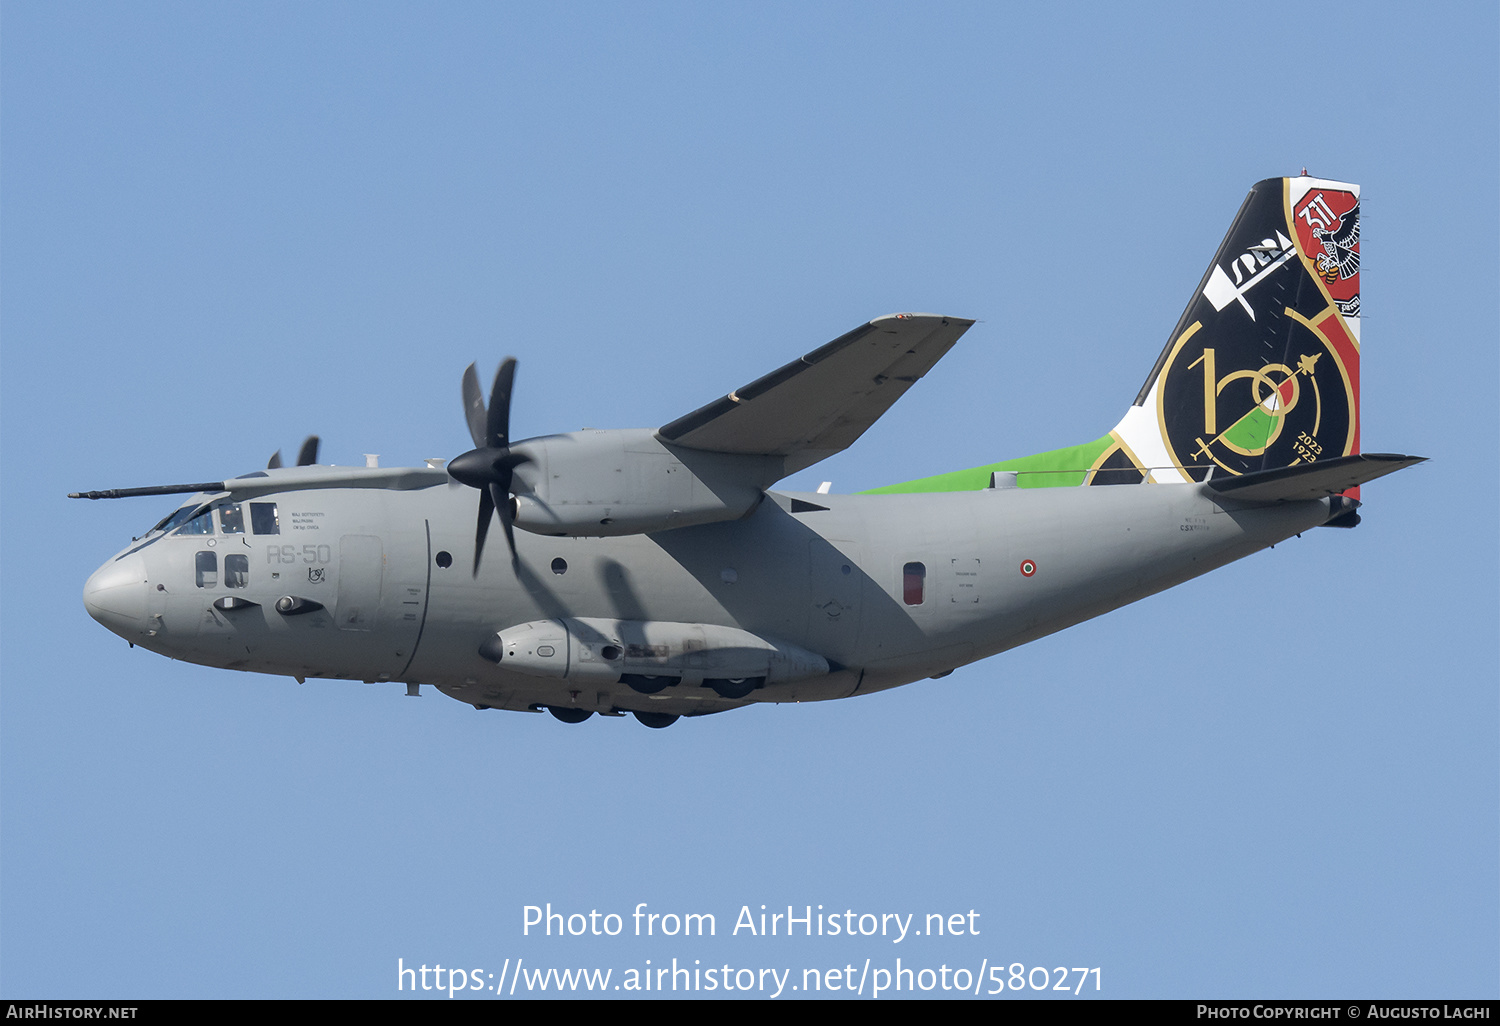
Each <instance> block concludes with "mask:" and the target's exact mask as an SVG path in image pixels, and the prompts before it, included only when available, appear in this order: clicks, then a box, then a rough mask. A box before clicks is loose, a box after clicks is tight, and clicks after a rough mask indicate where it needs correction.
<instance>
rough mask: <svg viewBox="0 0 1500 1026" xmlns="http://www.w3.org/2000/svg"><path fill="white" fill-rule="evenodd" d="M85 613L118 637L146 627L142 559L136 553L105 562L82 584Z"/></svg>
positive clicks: (140, 631) (129, 635) (130, 637)
mask: <svg viewBox="0 0 1500 1026" xmlns="http://www.w3.org/2000/svg"><path fill="white" fill-rule="evenodd" d="M83 604H84V606H85V608H87V609H88V611H89V615H90V616H92V617H93V618H94V619H95V620H98V621H99V622H100V623H101V624H103V625H104V626H105V627H108V628H109V629H110V630H112V631H114V632H115V633H116V634H118V635H120V636H121V637H122V638H126V639H129V640H133V639H134V637H135V636H136V635H138V634H140V633H142V632H143V631H144V630H145V629H146V560H145V559H144V558H142V557H141V556H140V555H139V554H138V553H131V554H130V555H128V556H124V557H122V558H120V559H115V560H111V561H110V562H108V563H105V564H104V565H103V566H101V567H100V568H99V569H98V570H95V571H94V575H93V576H92V577H90V578H89V580H88V583H87V584H85V585H84V586H83Z"/></svg>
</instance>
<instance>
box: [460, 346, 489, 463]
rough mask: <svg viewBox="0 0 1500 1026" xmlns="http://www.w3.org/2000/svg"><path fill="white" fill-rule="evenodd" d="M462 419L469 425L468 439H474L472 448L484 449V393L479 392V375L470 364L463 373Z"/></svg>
mask: <svg viewBox="0 0 1500 1026" xmlns="http://www.w3.org/2000/svg"><path fill="white" fill-rule="evenodd" d="M464 419H465V420H467V421H468V424H469V437H471V438H473V439H474V448H476V449H483V448H484V447H485V444H486V443H485V439H484V430H485V417H484V393H483V392H481V391H480V390H479V374H478V372H477V371H475V370H474V365H473V364H472V363H471V364H469V366H468V369H467V370H465V371H464Z"/></svg>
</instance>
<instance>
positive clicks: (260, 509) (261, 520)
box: [250, 502, 281, 534]
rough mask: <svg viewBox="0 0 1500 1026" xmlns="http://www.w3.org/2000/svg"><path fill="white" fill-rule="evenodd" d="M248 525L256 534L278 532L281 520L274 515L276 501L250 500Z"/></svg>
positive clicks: (279, 531)
mask: <svg viewBox="0 0 1500 1026" xmlns="http://www.w3.org/2000/svg"><path fill="white" fill-rule="evenodd" d="M250 526H251V528H253V529H254V531H255V533H256V534H280V533H281V520H280V519H279V518H278V517H277V516H276V503H274V502H252V503H251V504H250Z"/></svg>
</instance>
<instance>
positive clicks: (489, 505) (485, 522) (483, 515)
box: [474, 488, 495, 577]
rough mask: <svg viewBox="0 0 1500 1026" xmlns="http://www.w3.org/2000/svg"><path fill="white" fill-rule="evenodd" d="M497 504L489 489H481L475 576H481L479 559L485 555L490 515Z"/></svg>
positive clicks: (476, 530) (476, 527)
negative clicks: (485, 540)
mask: <svg viewBox="0 0 1500 1026" xmlns="http://www.w3.org/2000/svg"><path fill="white" fill-rule="evenodd" d="M494 512H495V503H494V502H493V501H492V500H491V499H490V493H489V490H488V489H485V488H481V489H479V522H478V523H477V524H476V525H475V527H474V576H475V577H478V576H479V557H480V556H482V555H483V554H484V536H485V535H487V534H489V533H490V515H491V514H492V513H494Z"/></svg>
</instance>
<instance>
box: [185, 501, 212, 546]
mask: <svg viewBox="0 0 1500 1026" xmlns="http://www.w3.org/2000/svg"><path fill="white" fill-rule="evenodd" d="M177 533H178V534H213V533H214V514H213V511H212V510H208V509H205V510H204V511H203V512H202V513H199V514H198V515H197V516H195V517H194V518H193V519H191V520H189V521H188V522H187V523H185V524H183V525H182V526H181V527H179V528H178V529H177ZM210 555H212V553H210Z"/></svg>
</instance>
